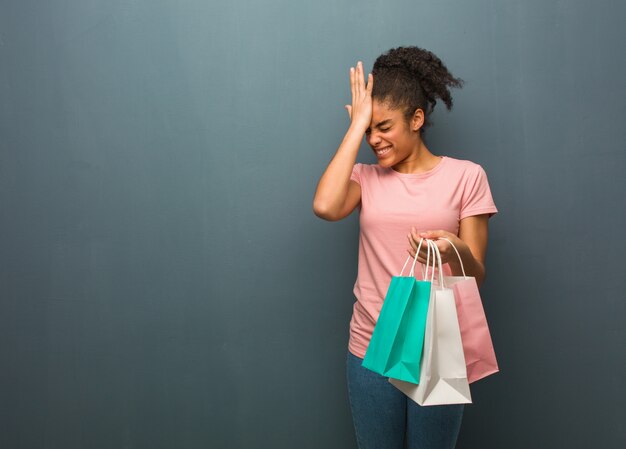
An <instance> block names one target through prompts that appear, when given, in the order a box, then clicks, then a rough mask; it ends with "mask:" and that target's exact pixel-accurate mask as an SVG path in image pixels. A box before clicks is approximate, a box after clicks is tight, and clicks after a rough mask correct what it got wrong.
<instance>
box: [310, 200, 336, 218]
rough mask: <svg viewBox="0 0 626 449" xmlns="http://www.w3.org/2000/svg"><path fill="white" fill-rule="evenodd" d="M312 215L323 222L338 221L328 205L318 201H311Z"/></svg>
mask: <svg viewBox="0 0 626 449" xmlns="http://www.w3.org/2000/svg"><path fill="white" fill-rule="evenodd" d="M313 213H314V214H315V215H317V216H318V217H319V218H321V219H323V220H327V221H337V220H338V218H337V216H336V214H334V213H333V211H332V210H331V208H329V207H328V205H326V204H324V203H322V202H320V201H313Z"/></svg>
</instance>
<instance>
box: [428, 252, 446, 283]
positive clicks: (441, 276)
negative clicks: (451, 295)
mask: <svg viewBox="0 0 626 449" xmlns="http://www.w3.org/2000/svg"><path fill="white" fill-rule="evenodd" d="M429 244H430V245H431V246H432V247H433V252H434V253H435V255H436V256H437V258H436V261H435V262H436V263H437V264H438V266H439V285H440V287H441V289H442V290H443V289H444V288H446V286H445V284H444V281H443V267H442V263H441V253H440V252H439V248H438V247H437V245H436V244H435V242H434V241H432V240H430V241H429ZM434 278H435V266H434V263H433V274H432V283H433V284H434Z"/></svg>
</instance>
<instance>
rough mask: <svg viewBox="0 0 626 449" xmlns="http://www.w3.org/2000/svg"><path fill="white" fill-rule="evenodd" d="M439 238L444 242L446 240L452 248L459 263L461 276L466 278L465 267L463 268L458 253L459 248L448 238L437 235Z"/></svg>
mask: <svg viewBox="0 0 626 449" xmlns="http://www.w3.org/2000/svg"><path fill="white" fill-rule="evenodd" d="M439 238H440V239H441V240H445V241H446V242H448V243H449V244H450V245H451V246H452V248H453V249H454V252H455V253H456V255H457V257H458V258H459V263H460V264H461V271H462V272H463V277H464V278H466V279H467V276H466V275H465V268H463V260H461V254H459V250H458V249H456V246H454V243H452V242H451V241H450V240H449V239H448V238H446V237H439Z"/></svg>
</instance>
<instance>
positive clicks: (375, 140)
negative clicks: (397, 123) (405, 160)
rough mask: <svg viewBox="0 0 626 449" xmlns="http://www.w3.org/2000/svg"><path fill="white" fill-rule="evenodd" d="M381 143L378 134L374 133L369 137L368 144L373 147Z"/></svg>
mask: <svg viewBox="0 0 626 449" xmlns="http://www.w3.org/2000/svg"><path fill="white" fill-rule="evenodd" d="M380 142H381V140H380V136H379V135H378V134H377V133H376V132H374V131H372V132H371V133H370V134H368V135H367V143H368V144H369V145H370V146H371V147H375V146H376V145H378V144H379V143H380Z"/></svg>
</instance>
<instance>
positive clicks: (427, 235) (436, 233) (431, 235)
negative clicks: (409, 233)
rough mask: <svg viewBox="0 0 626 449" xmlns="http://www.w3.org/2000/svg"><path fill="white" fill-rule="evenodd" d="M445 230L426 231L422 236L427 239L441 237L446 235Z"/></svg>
mask: <svg viewBox="0 0 626 449" xmlns="http://www.w3.org/2000/svg"><path fill="white" fill-rule="evenodd" d="M444 236H445V231H424V232H421V233H420V237H423V238H425V239H438V238H439V237H444Z"/></svg>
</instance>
